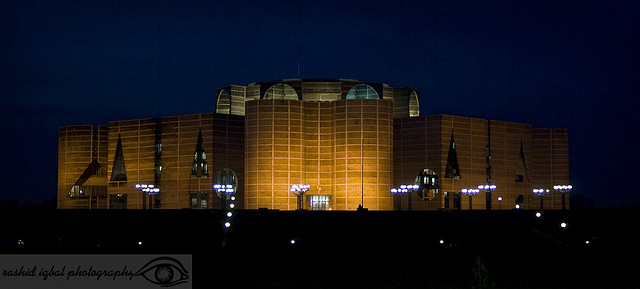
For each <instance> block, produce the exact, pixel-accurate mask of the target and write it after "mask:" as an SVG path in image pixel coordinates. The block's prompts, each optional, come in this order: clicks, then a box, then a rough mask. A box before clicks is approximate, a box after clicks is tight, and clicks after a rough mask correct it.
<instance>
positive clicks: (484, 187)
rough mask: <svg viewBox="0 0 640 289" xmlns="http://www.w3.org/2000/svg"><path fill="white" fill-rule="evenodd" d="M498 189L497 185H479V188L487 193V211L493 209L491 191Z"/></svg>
mask: <svg viewBox="0 0 640 289" xmlns="http://www.w3.org/2000/svg"><path fill="white" fill-rule="evenodd" d="M495 189H496V185H492V184H486V185H478V190H483V191H484V192H485V193H486V194H487V211H491V192H493V191H494V190H495Z"/></svg>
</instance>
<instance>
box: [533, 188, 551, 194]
mask: <svg viewBox="0 0 640 289" xmlns="http://www.w3.org/2000/svg"><path fill="white" fill-rule="evenodd" d="M533 193H534V194H536V195H541V194H548V193H549V189H533Z"/></svg>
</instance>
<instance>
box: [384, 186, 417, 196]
mask: <svg viewBox="0 0 640 289" xmlns="http://www.w3.org/2000/svg"><path fill="white" fill-rule="evenodd" d="M419 188H420V186H419V185H415V184H414V185H400V187H399V188H393V189H391V193H393V194H404V193H407V192H409V191H412V190H417V189H419Z"/></svg>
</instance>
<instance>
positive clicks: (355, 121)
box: [218, 79, 418, 210]
mask: <svg viewBox="0 0 640 289" xmlns="http://www.w3.org/2000/svg"><path fill="white" fill-rule="evenodd" d="M227 91H229V92H230V93H228V92H227ZM234 91H236V92H237V91H244V93H241V94H238V93H236V94H238V95H237V96H235V98H234V94H233V92H234ZM218 94H219V103H218V105H219V109H220V111H221V112H226V113H230V112H231V111H238V113H240V112H243V114H244V115H245V208H246V209H258V208H268V209H278V210H295V209H296V208H297V205H296V196H294V195H292V194H291V193H290V191H289V190H290V188H291V185H293V184H308V185H310V188H309V190H308V191H307V192H306V194H305V199H304V206H303V207H304V208H305V209H310V210H355V209H357V208H358V206H360V205H362V206H363V207H364V208H367V209H370V210H391V209H393V204H392V196H391V193H390V189H391V186H392V182H393V170H392V166H393V164H392V158H393V118H394V116H395V117H402V116H405V115H406V116H409V115H410V112H411V111H415V112H417V111H418V102H417V94H416V93H415V91H413V90H410V89H407V88H397V89H396V88H390V87H388V86H387V85H385V84H380V83H364V82H361V81H356V80H300V79H292V80H282V81H278V82H265V83H256V84H250V85H249V86H247V87H246V88H242V89H240V88H238V87H229V88H225V89H221V90H220V91H219V93H218ZM412 98H415V100H414V101H412V100H411V99H412ZM220 99H223V100H225V101H226V102H224V103H223V102H220V101H221V100H220ZM240 101H242V103H243V104H244V107H242V108H240V107H239V104H238V103H241V102H240ZM396 102H397V103H396ZM225 103H227V106H225ZM234 103H237V104H236V108H234ZM239 145H240V144H239Z"/></svg>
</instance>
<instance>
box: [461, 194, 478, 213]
mask: <svg viewBox="0 0 640 289" xmlns="http://www.w3.org/2000/svg"><path fill="white" fill-rule="evenodd" d="M460 192H461V193H462V194H463V195H468V196H469V210H472V206H471V204H472V202H471V198H472V197H473V196H475V195H476V194H477V193H479V192H480V190H478V189H462V190H460Z"/></svg>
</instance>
